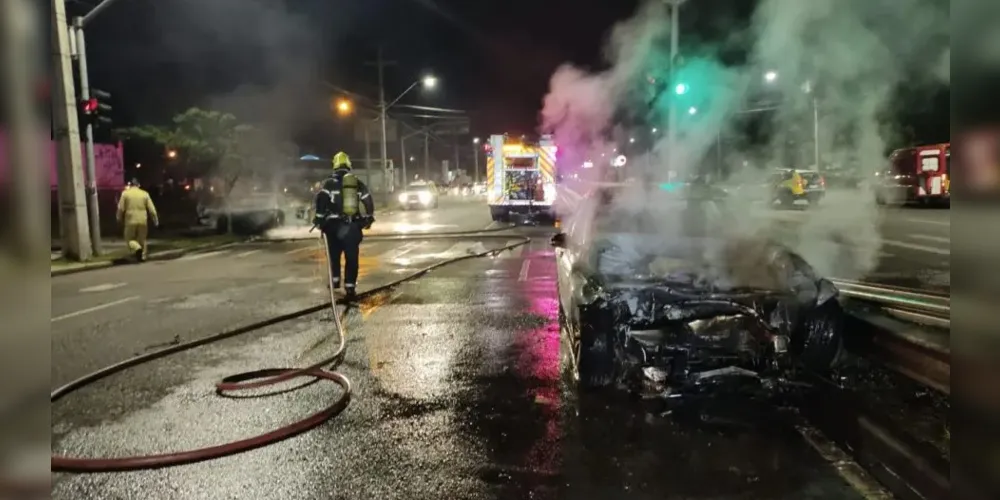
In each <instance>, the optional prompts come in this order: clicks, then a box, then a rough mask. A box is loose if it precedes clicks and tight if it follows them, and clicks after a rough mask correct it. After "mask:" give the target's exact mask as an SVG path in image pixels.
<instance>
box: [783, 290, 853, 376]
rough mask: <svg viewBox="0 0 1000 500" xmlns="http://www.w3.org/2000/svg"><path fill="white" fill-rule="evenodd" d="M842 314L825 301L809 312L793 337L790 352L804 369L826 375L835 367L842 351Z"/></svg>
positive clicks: (838, 305) (835, 303) (829, 302)
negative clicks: (825, 372)
mask: <svg viewBox="0 0 1000 500" xmlns="http://www.w3.org/2000/svg"><path fill="white" fill-rule="evenodd" d="M845 319H846V318H845V317H844V311H843V309H842V308H841V307H840V303H839V302H837V301H836V300H828V301H826V302H825V303H823V304H821V305H819V306H818V307H816V308H815V309H812V310H811V311H809V313H808V314H806V316H805V317H804V318H803V319H802V322H801V323H800V324H799V326H798V328H797V329H796V331H795V332H794V333H793V334H792V345H791V347H792V352H793V353H794V354H796V356H797V357H798V359H799V362H800V363H801V364H802V366H804V367H805V368H807V369H809V370H813V371H818V372H823V371H827V370H829V369H831V368H833V367H834V366H836V365H837V363H838V361H840V359H841V357H842V356H843V351H844V337H843V335H844V327H845Z"/></svg>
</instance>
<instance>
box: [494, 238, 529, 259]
mask: <svg viewBox="0 0 1000 500" xmlns="http://www.w3.org/2000/svg"><path fill="white" fill-rule="evenodd" d="M520 242H521V240H507V242H506V243H504V244H503V246H505V247H506V246H510V245H513V244H515V243H520ZM526 246H528V245H526V244H525V245H521V246H518V247H515V248H513V249H511V250H504V251H503V253H501V254H500V258H501V259H519V258H521V255H523V254H524V247H526Z"/></svg>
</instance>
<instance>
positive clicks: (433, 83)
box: [423, 75, 438, 89]
mask: <svg viewBox="0 0 1000 500" xmlns="http://www.w3.org/2000/svg"><path fill="white" fill-rule="evenodd" d="M437 83H438V79H437V77H435V76H433V75H427V76H425V77H424V79H423V84H424V88H427V89H432V88H434V87H437Z"/></svg>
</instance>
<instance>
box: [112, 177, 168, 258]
mask: <svg viewBox="0 0 1000 500" xmlns="http://www.w3.org/2000/svg"><path fill="white" fill-rule="evenodd" d="M117 219H118V223H119V224H124V226H125V241H126V243H127V244H128V248H129V251H130V252H132V254H133V255H135V258H136V260H138V261H139V262H142V261H144V260H146V255H147V250H146V236H147V235H148V234H149V225H148V224H149V222H148V221H152V222H153V225H154V226H159V225H160V218H159V216H158V215H157V214H156V206H154V205H153V200H152V198H150V197H149V193H147V192H146V190H144V189H142V188H141V187H139V181H138V180H136V179H132V180H131V181H130V182H129V183H128V187H127V188H126V189H125V191H122V197H121V199H119V200H118V213H117Z"/></svg>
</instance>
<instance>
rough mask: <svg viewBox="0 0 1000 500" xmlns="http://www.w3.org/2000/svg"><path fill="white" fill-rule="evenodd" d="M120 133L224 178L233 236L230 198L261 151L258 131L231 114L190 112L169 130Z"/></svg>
mask: <svg viewBox="0 0 1000 500" xmlns="http://www.w3.org/2000/svg"><path fill="white" fill-rule="evenodd" d="M119 132H120V133H121V135H122V136H123V137H125V138H140V139H147V140H151V141H154V142H156V143H158V144H161V145H163V146H164V147H166V148H169V149H171V150H176V151H177V152H178V157H180V158H181V159H182V160H181V161H183V162H184V163H185V165H186V166H188V167H189V168H193V169H195V170H196V171H199V173H201V174H202V175H215V176H218V177H219V178H221V179H222V181H223V185H224V187H223V192H222V198H223V202H224V205H225V211H226V219H227V221H228V226H229V231H230V232H232V217H229V195H230V194H231V193H232V191H233V188H234V187H235V186H236V183H237V182H238V181H239V180H240V178H241V177H243V176H244V175H245V174H246V173H247V168H248V166H250V165H251V164H252V163H253V162H250V161H248V158H251V157H253V155H254V153H255V152H256V151H257V150H259V149H260V148H261V144H262V141H261V138H262V137H261V134H260V131H259V130H257V129H256V128H254V127H252V126H250V125H246V124H242V123H240V122H239V121H238V120H237V119H236V117H235V116H234V115H232V114H229V113H223V112H219V111H211V110H204V109H200V108H190V109H188V110H187V111H184V112H183V113H180V114H178V115H177V116H174V118H173V123H172V124H171V125H169V126H156V125H143V126H139V127H131V128H128V129H124V130H120V131H119Z"/></svg>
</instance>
